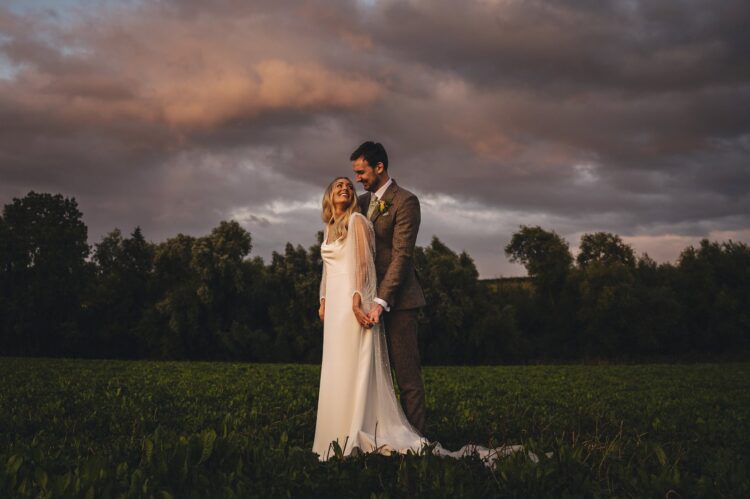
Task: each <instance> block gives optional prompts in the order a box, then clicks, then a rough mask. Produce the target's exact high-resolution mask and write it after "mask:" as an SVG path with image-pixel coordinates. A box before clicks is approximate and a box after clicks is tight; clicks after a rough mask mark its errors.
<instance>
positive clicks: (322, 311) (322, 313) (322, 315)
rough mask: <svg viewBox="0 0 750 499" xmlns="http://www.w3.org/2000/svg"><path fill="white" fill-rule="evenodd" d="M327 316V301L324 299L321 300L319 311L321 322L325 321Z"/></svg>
mask: <svg viewBox="0 0 750 499" xmlns="http://www.w3.org/2000/svg"><path fill="white" fill-rule="evenodd" d="M325 316H326V299H325V298H323V299H322V300H320V308H319V309H318V317H320V320H321V321H324V320H325Z"/></svg>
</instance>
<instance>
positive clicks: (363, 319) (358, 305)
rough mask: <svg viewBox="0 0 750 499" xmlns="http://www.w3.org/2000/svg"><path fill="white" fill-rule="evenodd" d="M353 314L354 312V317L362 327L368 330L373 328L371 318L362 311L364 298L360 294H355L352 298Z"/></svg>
mask: <svg viewBox="0 0 750 499" xmlns="http://www.w3.org/2000/svg"><path fill="white" fill-rule="evenodd" d="M352 312H354V317H355V318H356V319H357V322H359V323H360V325H361V326H362V327H364V328H367V329H370V328H371V327H372V324H373V323H372V321H371V320H370V317H369V316H368V315H367V314H366V313H365V312H364V310H362V297H361V296H360V295H359V293H355V294H354V297H353V298H352Z"/></svg>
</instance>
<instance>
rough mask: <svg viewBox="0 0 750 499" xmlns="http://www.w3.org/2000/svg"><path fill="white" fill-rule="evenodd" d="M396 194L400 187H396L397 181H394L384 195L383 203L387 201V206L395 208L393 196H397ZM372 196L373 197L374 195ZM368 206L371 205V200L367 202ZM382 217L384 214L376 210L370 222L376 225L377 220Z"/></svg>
mask: <svg viewBox="0 0 750 499" xmlns="http://www.w3.org/2000/svg"><path fill="white" fill-rule="evenodd" d="M396 192H398V186H397V185H396V181H395V180H394V181H393V182H391V185H389V186H388V188H387V189H386V190H385V194H383V199H382V201H385V202H386V204H390V205H391V208H393V203H392V201H393V196H395V195H396ZM370 195H371V196H372V194H370ZM367 204H368V205H369V204H370V200H369V199H368V200H367ZM380 215H382V213H380V210H379V209H377V208H376V209H375V211H374V212H373V214H372V217H370V221H371V222H373V223H374V222H375V220H377V219H378V217H379V216H380Z"/></svg>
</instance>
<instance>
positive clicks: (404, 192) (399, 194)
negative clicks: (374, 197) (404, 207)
mask: <svg viewBox="0 0 750 499" xmlns="http://www.w3.org/2000/svg"><path fill="white" fill-rule="evenodd" d="M397 187H398V188H397V190H396V192H395V195H394V197H395V198H398V200H399V201H403V200H406V199H409V198H414V199H416V200H417V201H419V198H417V195H416V194H414V193H413V192H411V191H410V190H408V189H404V188H403V187H401V185H400V184H398V185H397Z"/></svg>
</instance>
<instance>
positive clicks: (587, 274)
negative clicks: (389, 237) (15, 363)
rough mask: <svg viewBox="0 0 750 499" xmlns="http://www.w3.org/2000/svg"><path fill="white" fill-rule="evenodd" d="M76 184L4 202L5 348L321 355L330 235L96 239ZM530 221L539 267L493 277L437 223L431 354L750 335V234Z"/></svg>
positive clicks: (426, 251) (474, 358) (426, 256)
mask: <svg viewBox="0 0 750 499" xmlns="http://www.w3.org/2000/svg"><path fill="white" fill-rule="evenodd" d="M81 218H82V214H81V213H80V211H78V209H77V205H76V202H75V200H74V199H66V198H63V197H62V196H60V195H56V196H52V195H50V194H36V193H33V192H32V193H29V194H28V195H27V196H26V197H24V198H23V199H15V200H14V201H13V203H11V204H9V205H7V206H5V208H4V210H3V216H1V217H0V355H21V354H23V355H29V356H37V355H38V356H78V357H97V358H101V357H107V358H126V359H135V358H151V359H194V360H197V359H204V360H210V359H214V360H219V359H220V360H248V361H260V362H313V363H317V362H319V361H320V358H321V354H322V324H321V322H320V321H319V320H318V318H317V307H318V289H319V284H320V278H321V270H322V261H321V257H320V243H321V241H322V233H321V232H318V234H317V244H314V245H312V246H311V247H309V248H308V249H305V248H303V247H302V246H299V245H298V246H294V245H292V244H287V245H286V247H285V249H284V251H283V252H280V253H277V252H274V253H273V256H272V258H271V261H270V262H269V263H267V264H266V263H265V262H263V260H262V259H260V258H259V257H252V256H251V255H250V252H251V250H252V237H251V234H250V233H248V232H247V231H246V230H245V229H243V228H242V227H241V226H240V225H239V224H238V223H237V222H234V221H229V222H221V223H220V224H219V225H218V226H217V227H215V228H214V229H213V230H212V231H211V232H210V233H209V234H207V235H204V236H199V237H195V236H189V235H184V234H178V235H177V236H175V237H172V238H169V239H167V240H166V241H163V242H160V243H151V242H148V241H146V240H145V238H144V237H143V234H142V233H141V231H140V229H139V228H135V230H133V231H132V233H131V234H130V235H129V236H128V237H125V236H124V235H123V233H122V232H121V231H120V230H119V229H115V230H113V231H112V232H110V233H109V234H107V235H106V236H105V237H104V238H102V240H101V241H100V242H98V243H96V244H95V245H94V251H93V253H92V255H91V258H90V259H87V258H88V254H89V247H88V245H87V244H86V226H85V225H84V224H83V222H82V221H81ZM579 248H580V252H579V254H578V256H577V258H576V259H575V260H574V259H573V256H572V255H571V252H570V249H569V244H568V242H567V241H565V240H564V239H563V238H562V237H560V236H559V235H557V234H556V233H554V232H553V231H548V230H545V229H543V228H541V227H526V226H521V227H520V228H519V231H518V232H516V233H515V234H513V236H512V238H511V241H510V243H509V244H508V245H507V246H506V248H505V251H506V254H507V255H508V256H509V257H510V258H511V259H512V260H514V261H518V262H521V263H522V264H524V265H525V266H526V269H527V272H528V275H529V277H528V278H520V279H500V280H494V281H482V280H480V279H479V276H478V272H477V269H476V266H475V265H474V261H473V260H472V258H471V256H470V255H469V254H467V253H466V252H461V253H458V252H455V251H453V250H452V249H450V248H449V247H448V246H447V245H445V244H444V243H443V242H442V241H440V239H438V238H437V237H434V238H433V240H432V241H431V243H430V244H429V245H428V246H425V247H417V248H416V250H415V253H414V265H415V268H416V271H417V275H418V278H419V280H420V281H421V283H422V286H423V288H424V292H425V296H426V299H427V304H428V306H427V307H425V308H424V309H423V310H422V311H421V314H420V317H419V321H420V327H419V330H420V334H419V342H420V350H421V353H422V357H423V360H424V362H425V363H428V364H497V363H519V362H529V361H540V360H560V359H563V360H569V359H648V358H654V357H657V358H664V357H669V356H672V357H674V356H691V355H706V354H708V355H717V354H718V355H726V354H732V355H734V356H737V357H739V358H744V357H743V356H746V354H747V352H748V351H749V350H750V248H748V246H747V245H746V244H743V243H737V242H732V241H728V242H722V243H719V242H710V241H702V242H701V243H700V245H699V246H698V247H697V248H693V247H690V248H687V249H686V250H685V251H683V253H682V254H681V256H680V259H679V260H678V262H677V263H676V264H675V265H672V264H661V265H657V264H656V263H655V262H654V261H653V260H651V259H650V258H649V257H648V256H647V255H642V256H640V257H637V258H636V257H635V256H634V252H633V249H632V248H631V247H630V246H628V245H627V244H625V243H624V242H623V241H622V239H621V238H620V237H619V236H617V235H616V234H610V233H606V232H597V233H593V234H583V235H582V236H581V240H580V244H579Z"/></svg>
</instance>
